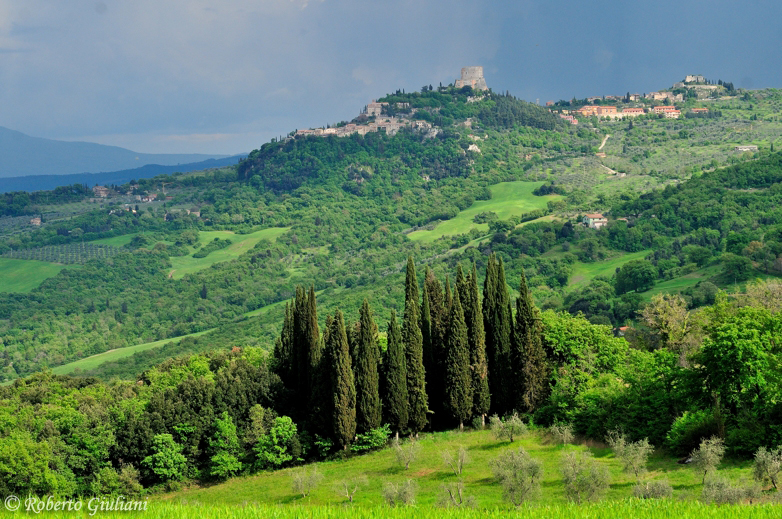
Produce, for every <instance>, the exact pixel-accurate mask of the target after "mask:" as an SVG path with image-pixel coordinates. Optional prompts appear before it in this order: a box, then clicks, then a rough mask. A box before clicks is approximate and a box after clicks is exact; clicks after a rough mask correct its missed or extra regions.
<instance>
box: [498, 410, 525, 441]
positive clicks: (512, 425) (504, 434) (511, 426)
mask: <svg viewBox="0 0 782 519" xmlns="http://www.w3.org/2000/svg"><path fill="white" fill-rule="evenodd" d="M489 426H490V427H491V430H492V432H493V433H494V437H495V438H497V439H498V440H508V441H509V442H511V443H513V440H514V438H518V437H519V436H522V435H524V434H527V424H525V423H524V422H523V421H522V419H521V418H520V417H519V415H518V414H517V413H515V412H514V413H513V414H511V415H510V416H508V417H507V418H505V419H504V420H503V419H502V418H500V417H499V416H497V415H496V414H495V415H492V416H491V418H490V419H489Z"/></svg>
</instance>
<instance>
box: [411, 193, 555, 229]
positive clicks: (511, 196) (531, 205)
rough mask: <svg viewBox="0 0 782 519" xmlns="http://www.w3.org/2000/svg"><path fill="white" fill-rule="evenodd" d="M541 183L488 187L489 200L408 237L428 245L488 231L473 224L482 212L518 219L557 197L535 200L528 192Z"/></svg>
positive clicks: (542, 207) (481, 224) (503, 218)
mask: <svg viewBox="0 0 782 519" xmlns="http://www.w3.org/2000/svg"><path fill="white" fill-rule="evenodd" d="M542 184H543V182H500V183H499V184H495V185H493V186H491V187H490V188H489V189H490V190H491V200H479V201H477V202H475V203H474V204H472V205H471V206H470V207H468V208H467V209H465V210H464V211H461V212H459V214H458V215H457V216H456V217H454V218H451V219H450V220H446V221H444V222H441V223H439V224H438V225H437V227H435V228H434V229H432V230H431V231H414V232H411V233H410V234H408V237H409V238H410V239H411V240H413V241H423V242H427V243H428V242H432V241H434V240H436V239H438V238H441V237H443V236H449V235H454V234H464V233H468V232H470V231H471V230H472V229H478V230H479V231H482V232H487V231H488V230H489V224H486V223H480V224H479V223H475V222H474V221H473V218H474V217H475V215H476V214H478V213H481V212H484V211H492V212H495V213H497V217H498V218H499V219H500V220H506V219H508V218H510V217H511V216H518V215H521V214H523V213H527V212H529V211H533V210H535V209H545V208H546V203H547V202H548V201H549V200H559V199H560V198H562V197H561V196H559V195H550V196H535V195H533V194H532V192H533V191H534V190H535V189H536V188H538V187H540V186H541V185H542Z"/></svg>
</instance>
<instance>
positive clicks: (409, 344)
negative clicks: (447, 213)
mask: <svg viewBox="0 0 782 519" xmlns="http://www.w3.org/2000/svg"><path fill="white" fill-rule="evenodd" d="M418 305H419V303H418V279H417V278H416V275H415V264H414V263H413V257H412V256H410V257H408V258H407V278H406V281H405V322H404V329H403V330H402V340H403V341H404V343H405V357H406V360H407V395H408V398H409V402H410V403H409V406H408V417H407V418H408V428H409V429H410V430H411V431H412V432H413V433H417V432H418V431H421V430H423V428H424V427H425V426H426V414H427V412H428V411H429V406H428V403H427V398H426V378H425V377H426V371H425V370H424V360H423V336H422V335H421V326H420V320H419V316H418V312H419V306H418Z"/></svg>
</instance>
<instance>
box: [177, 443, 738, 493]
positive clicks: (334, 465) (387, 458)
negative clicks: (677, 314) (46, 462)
mask: <svg viewBox="0 0 782 519" xmlns="http://www.w3.org/2000/svg"><path fill="white" fill-rule="evenodd" d="M418 443H419V445H420V447H421V450H420V453H419V455H418V457H417V459H416V460H415V461H414V462H413V463H411V465H410V468H409V469H408V470H404V467H403V466H401V465H400V464H399V463H397V462H396V458H395V453H394V450H393V449H392V448H386V449H383V450H381V451H378V452H373V453H371V454H367V455H364V456H359V457H354V458H351V459H348V460H344V461H329V462H321V463H317V464H313V465H309V466H307V467H306V469H307V470H311V469H313V468H314V469H317V471H318V472H320V473H321V474H322V476H323V479H322V482H321V483H320V484H319V485H318V486H317V488H316V489H315V490H314V491H313V492H312V494H311V495H309V496H307V497H306V498H302V497H301V496H300V495H297V494H296V493H295V492H294V491H293V490H292V488H291V476H292V475H293V474H294V473H295V472H296V471H297V470H301V469H300V468H299V469H296V468H290V469H284V470H278V471H273V472H265V473H260V474H257V475H255V476H250V477H242V478H234V479H231V480H229V481H227V482H226V483H222V484H218V485H213V486H207V487H202V488H189V489H186V490H182V491H181V492H175V493H172V494H167V495H165V496H163V499H164V500H166V501H171V502H187V503H190V504H193V503H210V504H224V505H231V506H236V505H243V504H248V503H252V504H260V505H283V504H284V505H292V504H295V505H307V506H313V505H340V504H343V503H344V502H345V498H344V497H342V496H340V495H339V494H338V493H337V491H335V486H338V485H339V483H340V482H341V481H350V480H355V479H357V478H363V477H366V483H365V484H363V486H362V487H361V489H360V490H359V491H358V492H357V493H356V495H355V499H354V503H355V506H358V507H376V506H381V505H383V503H384V502H383V497H382V488H383V486H384V485H385V484H387V483H401V482H404V481H406V480H408V479H412V480H413V481H414V482H415V483H416V485H417V488H418V492H417V496H416V503H417V504H418V505H420V506H423V507H429V506H432V505H435V504H437V503H438V502H439V501H440V499H441V498H442V496H443V489H442V487H443V485H447V484H453V483H456V482H458V481H460V480H461V481H463V483H464V487H465V496H466V497H467V496H472V497H473V498H475V499H476V500H477V505H478V507H480V508H504V507H507V506H508V505H507V502H505V501H504V500H503V497H502V489H501V487H500V486H499V484H498V483H497V482H496V480H495V479H494V476H493V473H492V470H491V467H490V464H491V462H492V460H494V459H496V458H497V456H498V455H499V454H501V453H503V452H505V451H507V450H510V449H518V448H519V447H523V448H524V449H525V450H526V451H527V452H529V453H530V454H531V455H532V457H533V458H535V459H538V460H540V461H541V462H542V463H543V479H542V484H541V487H542V490H541V495H540V497H539V498H538V499H536V500H535V501H534V505H536V506H537V505H546V506H561V505H564V504H565V503H567V499H566V497H565V493H564V486H563V483H562V476H561V474H560V471H559V463H560V457H561V456H562V454H563V453H564V452H567V451H570V450H589V451H590V452H592V453H593V454H594V456H595V459H596V460H597V462H598V463H599V464H601V465H603V466H604V467H606V468H607V469H608V470H609V471H610V474H611V488H610V490H609V491H608V493H607V494H606V497H605V498H606V499H607V500H622V499H628V498H630V497H632V487H633V486H634V485H635V484H636V480H635V477H634V476H632V475H630V474H625V473H623V472H622V469H621V465H620V463H619V460H617V459H616V458H615V457H614V455H613V453H612V451H611V450H610V449H608V448H606V447H605V446H604V445H602V444H595V443H594V442H590V443H589V446H587V445H568V446H562V445H558V444H555V443H554V441H553V440H552V439H551V438H549V437H548V436H547V434H546V433H543V432H533V433H529V434H527V435H525V436H524V437H522V438H521V439H517V440H516V441H514V442H513V443H512V444H510V443H509V442H507V441H504V440H503V441H499V440H497V439H495V438H494V436H493V435H492V433H491V432H490V431H472V432H458V431H450V432H442V433H433V434H426V435H422V438H421V439H420V440H419V441H418ZM460 447H464V448H466V449H467V453H468V457H469V461H468V463H467V464H466V465H465V468H464V471H463V473H462V475H461V477H457V476H456V475H454V473H453V472H452V471H451V470H450V469H449V468H448V467H447V466H446V465H445V463H444V462H443V454H444V453H445V452H447V451H451V452H454V453H455V452H456V451H458V449H459V448H460ZM676 461H677V460H676V459H674V458H670V457H668V456H666V455H664V454H662V453H658V454H655V455H654V456H653V457H652V458H651V460H650V462H649V467H648V468H649V473H648V474H646V475H645V476H643V481H651V480H654V481H657V480H667V481H668V482H670V484H671V485H672V486H673V489H674V499H676V500H687V501H693V500H697V499H698V498H699V496H700V492H701V488H702V486H701V479H700V476H699V475H697V474H696V473H695V471H694V470H693V469H692V468H691V467H688V466H686V465H679V464H677V462H676ZM750 465H751V464H750V463H749V462H731V461H727V462H724V463H723V464H722V465H721V467H720V470H719V473H720V475H721V476H724V477H727V478H729V479H731V480H733V481H736V482H738V481H741V480H743V479H746V478H749V477H750V476H751V474H750Z"/></svg>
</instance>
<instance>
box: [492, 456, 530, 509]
mask: <svg viewBox="0 0 782 519" xmlns="http://www.w3.org/2000/svg"><path fill="white" fill-rule="evenodd" d="M491 467H492V471H493V472H494V476H495V477H496V478H497V479H498V480H499V481H500V485H502V490H503V494H504V496H505V499H507V500H508V501H510V502H511V503H513V504H514V505H516V506H519V505H521V504H522V503H523V502H524V501H528V500H530V499H533V498H534V497H535V496H537V495H538V493H539V492H540V480H541V477H542V475H543V465H542V463H541V462H540V461H538V460H536V459H534V458H532V457H531V456H530V455H529V453H528V452H527V451H525V450H524V449H523V448H521V447H519V450H517V451H507V452H505V453H503V454H501V455H500V456H499V457H498V458H497V459H496V460H494V461H493V462H492V464H491Z"/></svg>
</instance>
